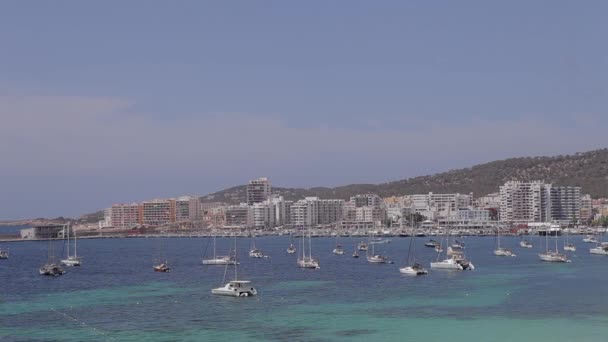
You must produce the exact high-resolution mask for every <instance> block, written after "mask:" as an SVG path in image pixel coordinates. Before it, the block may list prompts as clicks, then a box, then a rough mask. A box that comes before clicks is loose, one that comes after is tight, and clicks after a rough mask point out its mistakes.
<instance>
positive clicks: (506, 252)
mask: <svg viewBox="0 0 608 342" xmlns="http://www.w3.org/2000/svg"><path fill="white" fill-rule="evenodd" d="M494 255H496V256H509V257H514V256H516V255H515V253H513V252H512V251H511V250H510V249H508V248H504V247H500V227H496V249H495V250H494Z"/></svg>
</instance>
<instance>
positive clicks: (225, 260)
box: [203, 236, 236, 265]
mask: <svg viewBox="0 0 608 342" xmlns="http://www.w3.org/2000/svg"><path fill="white" fill-rule="evenodd" d="M215 239H216V238H215V236H213V257H212V258H210V259H203V265H234V264H235V263H236V258H235V257H234V256H231V255H225V256H218V255H217V254H216V241H215Z"/></svg>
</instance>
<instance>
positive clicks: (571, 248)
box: [564, 243, 576, 252]
mask: <svg viewBox="0 0 608 342" xmlns="http://www.w3.org/2000/svg"><path fill="white" fill-rule="evenodd" d="M564 250H565V251H570V252H576V246H575V245H574V244H573V243H567V244H565V245H564Z"/></svg>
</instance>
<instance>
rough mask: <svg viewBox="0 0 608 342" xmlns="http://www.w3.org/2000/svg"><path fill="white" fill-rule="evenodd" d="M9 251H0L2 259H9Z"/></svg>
mask: <svg viewBox="0 0 608 342" xmlns="http://www.w3.org/2000/svg"><path fill="white" fill-rule="evenodd" d="M8 256H9V253H8V249H0V259H8Z"/></svg>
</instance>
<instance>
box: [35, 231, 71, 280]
mask: <svg viewBox="0 0 608 342" xmlns="http://www.w3.org/2000/svg"><path fill="white" fill-rule="evenodd" d="M38 272H39V273H40V275H45V276H51V277H58V276H60V275H63V274H64V273H65V271H64V270H63V268H61V266H60V265H58V264H56V263H55V246H54V244H53V243H52V240H50V239H49V255H48V260H47V262H46V264H44V265H42V266H41V267H40V268H39V269H38Z"/></svg>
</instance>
